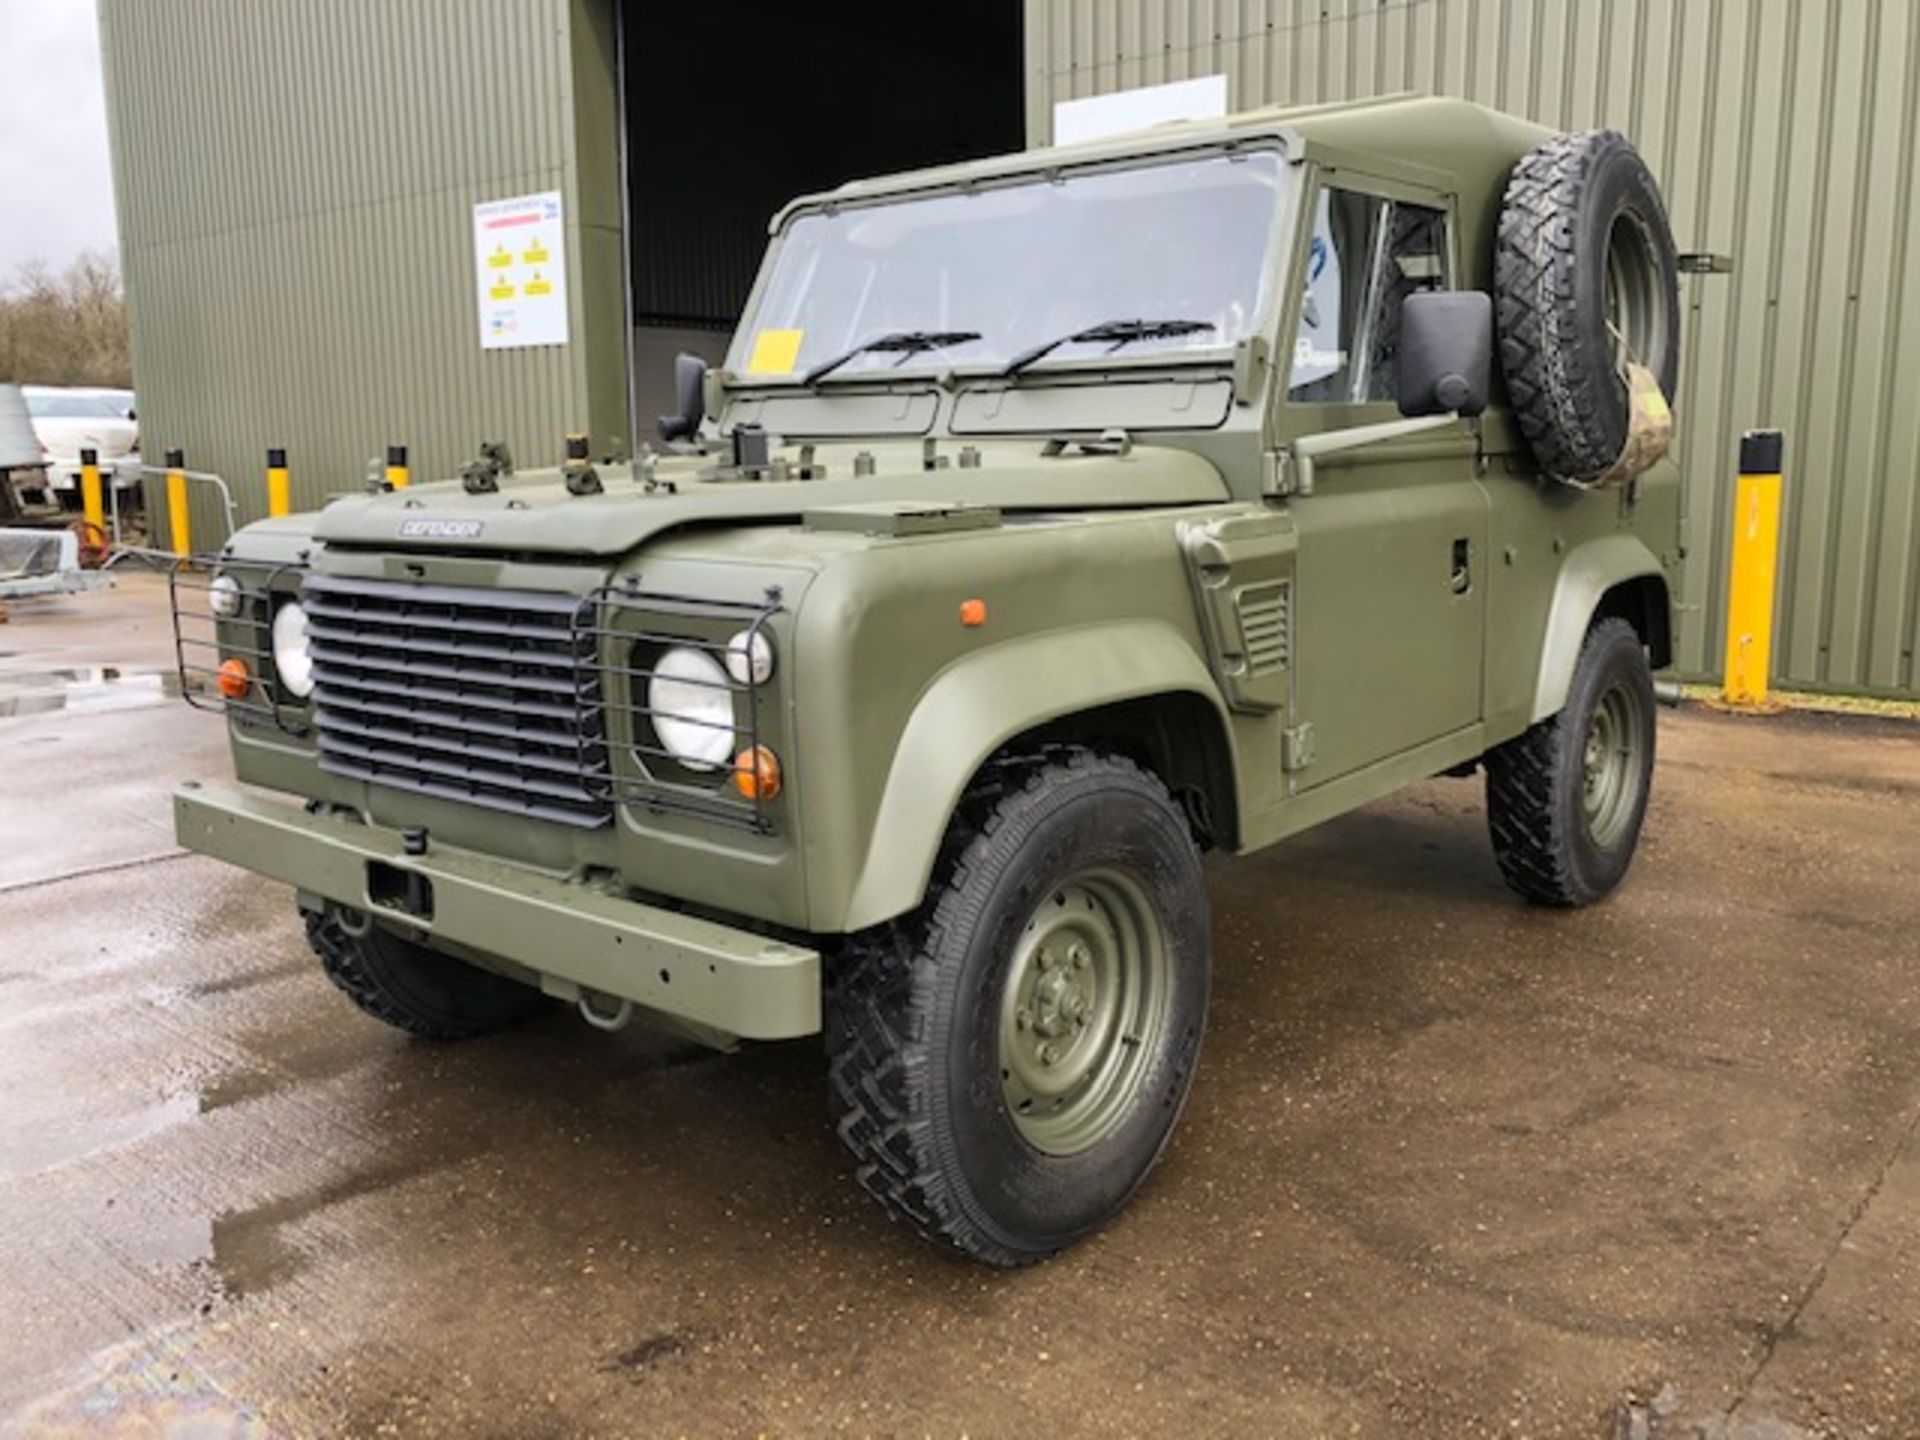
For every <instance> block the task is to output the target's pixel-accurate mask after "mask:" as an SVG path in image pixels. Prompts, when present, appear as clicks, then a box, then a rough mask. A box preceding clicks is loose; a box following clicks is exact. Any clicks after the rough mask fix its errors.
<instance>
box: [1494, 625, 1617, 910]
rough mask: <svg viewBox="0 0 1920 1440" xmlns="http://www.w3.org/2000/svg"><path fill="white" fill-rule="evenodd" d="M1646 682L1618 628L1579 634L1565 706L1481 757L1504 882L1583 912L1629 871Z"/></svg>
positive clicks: (1601, 627)
mask: <svg viewBox="0 0 1920 1440" xmlns="http://www.w3.org/2000/svg"><path fill="white" fill-rule="evenodd" d="M1653 753H1654V699H1653V676H1652V674H1651V673H1650V672H1649V670H1648V667H1647V652H1646V650H1645V648H1644V647H1643V646H1642V645H1641V643H1640V637H1639V635H1638V634H1637V633H1636V632H1635V631H1634V628H1633V627H1632V626H1631V625H1629V624H1628V623H1627V622H1626V621H1625V620H1620V619H1607V620H1602V621H1600V622H1599V623H1598V624H1596V625H1595V626H1594V627H1593V628H1592V629H1591V630H1589V631H1588V632H1587V638H1586V643H1585V644H1584V645H1582V646H1581V649H1580V659H1579V662H1578V664H1577V665H1576V666H1575V667H1574V672H1573V684H1572V685H1571V686H1570V687H1569V689H1568V693H1567V703H1566V706H1565V707H1564V708H1563V709H1562V710H1561V711H1560V713H1559V714H1557V715H1555V716H1552V717H1551V718H1549V719H1546V720H1542V721H1540V722H1539V723H1538V724H1536V725H1534V726H1533V727H1531V728H1530V729H1529V730H1527V732H1526V733H1525V734H1523V735H1520V736H1519V737H1517V738H1516V739H1513V740H1509V741H1508V742H1507V743H1506V744H1504V745H1500V746H1497V747H1495V748H1494V749H1492V750H1490V751H1488V752H1487V757H1486V759H1487V822H1488V827H1489V829H1490V830H1491V831H1492V832H1493V853H1494V856H1495V858H1496V859H1498V860H1499V862H1500V873H1501V874H1502V875H1503V876H1505V877H1506V881H1507V884H1508V885H1509V886H1511V887H1512V888H1513V889H1514V890H1515V891H1517V892H1518V893H1519V894H1521V895H1523V896H1525V897H1526V898H1527V899H1529V900H1532V901H1534V902H1535V903H1536V904H1541V905H1563V906H1571V905H1587V904H1591V903H1592V902H1593V901H1595V900H1598V899H1600V898H1602V897H1603V896H1605V895H1606V894H1607V893H1608V892H1609V891H1611V890H1612V889H1613V888H1614V886H1616V885H1618V884H1619V883H1620V881H1621V879H1622V878H1623V877H1624V876H1625V875H1626V873H1627V867H1628V866H1629V865H1630V864H1632V863H1633V852H1634V848H1635V846H1636V845H1637V844H1638V843H1639V840H1640V826H1641V822H1642V821H1643V820H1644V819H1645V818H1646V813H1647V795H1648V792H1649V790H1650V789H1651V787H1652V781H1653Z"/></svg>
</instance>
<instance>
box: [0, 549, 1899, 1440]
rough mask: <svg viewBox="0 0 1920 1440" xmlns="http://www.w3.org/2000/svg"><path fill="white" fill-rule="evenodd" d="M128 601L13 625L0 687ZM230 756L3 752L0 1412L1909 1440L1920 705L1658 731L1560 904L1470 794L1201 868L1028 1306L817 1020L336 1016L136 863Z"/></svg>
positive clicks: (296, 958) (196, 899) (276, 898)
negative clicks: (1622, 883)
mask: <svg viewBox="0 0 1920 1440" xmlns="http://www.w3.org/2000/svg"><path fill="white" fill-rule="evenodd" d="M154 601H155V591H154V587H153V586H152V585H151V583H150V582H147V581H144V580H138V579H133V580H129V581H128V582H127V583H125V584H123V585H122V586H120V587H119V588H117V589H116V590H114V591H113V592H111V593H110V594H108V595H104V596H103V595H94V596H86V597H81V598H79V599H76V600H73V601H70V602H64V604H63V605H62V606H61V607H60V608H59V609H58V610H57V611H49V612H47V614H46V616H44V617H43V616H40V615H38V614H36V613H34V612H33V611H31V610H30V609H29V608H28V607H24V606H22V607H16V609H15V613H14V616H13V621H12V623H11V624H10V625H9V626H8V627H6V628H5V629H0V651H11V652H12V653H11V654H9V655H5V656H0V686H4V684H5V683H6V679H7V676H9V675H14V676H17V675H18V674H19V673H21V671H22V669H23V667H28V666H32V667H38V668H40V669H42V670H44V669H48V668H62V667H65V668H78V667H84V666H87V665H96V666H97V665H109V664H110V665H115V666H121V667H126V668H128V669H132V670H138V669H141V668H143V667H152V666H154V665H156V664H161V663H164V650H165V646H164V643H162V642H163V639H164V615H162V614H157V612H156V608H155V604H154ZM103 606H104V607H105V608H103ZM219 731H220V726H219V722H218V721H217V720H213V719H211V718H209V717H204V716H200V715H197V714H194V713H193V712H190V711H187V710H185V709H184V707H182V706H180V705H179V704H178V703H177V702H170V703H166V704H158V703H156V704H154V705H152V706H147V707H143V708H140V709H134V710H124V711H117V712H106V713H98V714H87V713H77V712H76V713H67V714H64V715H45V714H43V715H37V716H32V717H29V718H16V719H12V720H0V767H4V774H5V775H6V776H7V777H8V787H9V788H8V790H7V792H6V794H5V798H4V801H0V865H4V866H6V867H7V868H5V869H4V870H0V1000H4V1002H5V1003H4V1004H3V1005H0V1094H4V1095H5V1096H6V1108H5V1111H4V1114H5V1119H4V1122H0V1295H4V1296H5V1300H4V1303H0V1333H4V1336H5V1342H6V1343H5V1344H3V1345H0V1416H6V1417H8V1418H7V1419H5V1420H0V1433H4V1434H14V1435H33V1436H42V1435H62V1434H80V1433H83V1432H84V1433H87V1434H94V1433H99V1432H100V1431H101V1430H103V1429H108V1428H110V1427H113V1426H116V1425H117V1426H120V1427H121V1428H123V1429H126V1430H129V1431H134V1432H136V1433H147V1431H146V1430H144V1429H142V1428H141V1427H154V1428H157V1427H159V1426H161V1425H163V1424H168V1423H175V1422H178V1423H180V1424H182V1425H183V1426H184V1424H185V1423H186V1422H187V1421H188V1420H191V1421H193V1422H194V1423H196V1424H199V1425H202V1426H204V1427H206V1429H207V1431H208V1432H210V1433H275V1434H287V1435H302V1434H355V1435H373V1434H389V1433H390V1434H405V1435H408V1436H418V1435H467V1434H474V1433H481V1434H497V1435H516V1436H525V1435H540V1434H567V1435H592V1434H607V1435H618V1434H632V1433H662V1434H668V1433H690V1434H715V1433H757V1432H769V1433H772V1432H779V1433H815V1432H823V1431H836V1430H838V1431H845V1432H849V1433H855V1434H885V1433H913V1434H921V1433H929V1434H954V1433H961V1432H966V1433H973V1434H993V1435H999V1434H1008V1433H1020V1432H1032V1431H1049V1432H1052V1433H1061V1434H1076V1433H1127V1434H1144V1433H1181V1434H1208V1435H1215V1434H1220V1435H1227V1434H1245V1435H1261V1436H1271V1435H1321V1434H1354V1435H1367V1436H1373V1435H1379V1436H1399V1435H1420V1436H1452V1435H1493V1434H1498V1435H1503V1436H1510V1435H1533V1436H1546V1435H1569V1436H1592V1437H1599V1436H1612V1435H1616V1434H1618V1435H1622V1436H1625V1435H1646V1436H1650V1437H1659V1436H1666V1437H1672V1436H1681V1435H1685V1436H1700V1435H1716V1436H1743V1437H1748V1440H1752V1437H1760V1436H1774V1437H1780V1436H1792V1435H1799V1434H1818V1435H1847V1436H1866V1435H1876V1434H1877V1435H1886V1436H1912V1435H1915V1434H1920V1286H1917V1285H1916V1283H1915V1280H1916V1274H1915V1265H1916V1256H1920V1155H1916V1144H1915V1140H1914V1136H1915V1130H1916V1125H1920V1064H1916V1061H1915V1056H1916V1055H1917V1054H1920V1044H1917V1043H1916V1042H1920V983H1916V982H1920V948H1917V947H1920V942H1916V939H1915V933H1916V924H1915V922H1916V919H1920V916H1917V915H1916V905H1915V899H1914V896H1915V888H1914V870H1915V865H1916V862H1917V861H1920V727H1916V726H1913V725H1911V724H1895V723H1889V722H1870V721H1866V722H1863V721H1840V720H1807V719H1786V720H1776V721H1752V720H1742V719H1735V718H1728V717H1717V716H1708V715H1705V714H1702V713H1698V712H1686V713H1682V714H1679V715H1674V716H1671V717H1667V718H1666V720H1665V724H1664V728H1663V732H1662V744H1663V754H1662V760H1661V764H1660V770H1659V775H1658V780H1657V793H1656V799H1655V804H1654V809H1653V813H1652V817H1651V820H1650V822H1649V830H1648V836H1647V841H1646V848H1645V850H1644V852H1643V854H1642V856H1641V858H1640V861H1639V863H1638V864H1637V865H1636V868H1635V872H1634V874H1633V875H1632V877H1631V878H1630V880H1629V882H1628V884H1627V886H1626V887H1625V889H1624V890H1622V891H1621V893H1620V894H1618V895H1617V896H1616V897H1615V898H1614V899H1613V900H1611V901H1610V902H1608V903H1607V904H1605V905H1602V906H1600V907H1597V908H1596V909H1593V910H1590V911H1586V912H1582V913H1578V914H1557V913H1546V912H1541V911H1536V910H1530V909H1527V908H1526V907H1524V906H1522V905H1520V904H1518V903H1516V902H1514V901H1513V900H1512V899H1511V898H1510V897H1509V896H1508V895H1507V893H1506V891H1505V890H1504V889H1503V888H1502V886H1501V884H1500V882H1499V879H1498V876H1497V875H1496V873H1495V871H1494V868H1493V864H1492V860H1491V858H1490V855H1489V852H1488V849H1487V845H1486V841H1485V836H1484V826H1483V819H1482V814H1481V804H1480V795H1479V787H1478V785H1477V783H1474V782H1467V781H1445V780H1443V781H1435V782H1433V783H1431V784H1428V785H1424V786H1421V787H1418V788H1417V789H1415V790H1412V791H1410V792H1408V793H1406V794H1405V795H1403V796H1401V797H1398V798H1396V799H1395V800H1393V801H1392V802H1390V803H1387V804H1384V805H1380V806H1377V807H1374V808H1372V809H1370V810H1368V811H1366V812H1364V813H1361V814H1358V815H1354V816H1351V817H1348V818H1347V819H1345V820H1342V821H1340V822H1338V823H1336V824H1334V825H1330V826H1327V827H1325V828H1324V829H1322V830H1320V831H1316V832H1314V833H1312V834H1310V835H1307V836H1304V837H1301V838H1300V839H1299V840H1298V841H1296V842H1294V843H1291V844H1289V845H1286V846H1283V847H1281V848H1280V849H1278V850H1275V851H1272V852H1268V853H1267V854H1265V855H1262V856H1259V857H1255V858H1252V859H1249V860H1243V861H1227V862H1220V863H1216V864H1214V865H1212V866H1211V873H1212V884H1213V900H1214V907H1215V917H1216V939H1217V945H1218V955H1217V967H1218V969H1217V983H1216V1000H1215V1006H1214V1011H1213V1014H1212V1017H1211V1031H1210V1036H1209V1040H1208V1044H1207V1050H1206V1054H1205V1057H1204V1060H1203V1063H1202V1066H1201V1071H1200V1077H1199V1081H1198V1083H1197V1086H1196V1091H1195V1095H1194V1098H1193V1102H1192V1104H1191V1105H1190V1107H1189V1109H1188V1111H1187V1116H1186V1119H1185V1121H1184V1122H1183V1127H1182V1131H1181V1133H1180V1135H1179V1136H1178V1138H1177V1139H1176V1142H1175V1144H1174V1146H1173V1147H1172V1150H1171V1152H1170V1154H1169V1156H1168V1158H1167V1160H1166V1162H1165V1163H1164V1164H1163V1166H1162V1167H1161V1169H1160V1170H1159V1171H1158V1172H1157V1173H1156V1175H1155V1176H1154V1178H1153V1179H1152V1180H1151V1181H1150V1182H1149V1184H1148V1185H1147V1187H1146V1189H1145V1190H1144V1191H1143V1193H1142V1194H1141V1196H1140V1197H1139V1199H1138V1201H1137V1202H1136V1203H1135V1205H1134V1206H1133V1207H1132V1209H1131V1210H1130V1211H1129V1212H1128V1213H1127V1214H1126V1215H1125V1216H1124V1217H1123V1218H1122V1219H1121V1220H1120V1221H1119V1223H1117V1224H1116V1225H1114V1226H1113V1227H1112V1228H1111V1229H1110V1230H1109V1231H1107V1232H1106V1233H1104V1234H1102V1235H1101V1236H1099V1237H1098V1238H1096V1239H1095V1240H1093V1241H1092V1242H1090V1243H1089V1244H1087V1245H1085V1246H1083V1247H1081V1248H1080V1249H1078V1250H1076V1251H1074V1252H1073V1253H1071V1254H1069V1255H1067V1256H1065V1257H1063V1258H1062V1259H1060V1260H1059V1261H1057V1262H1055V1263H1052V1264H1049V1265H1046V1266H1042V1267H1039V1268H1038V1269H1034V1270H1030V1271H1025V1272H1021V1273H1018V1274H1013V1275H1004V1274H997V1273H992V1272H988V1271H984V1270H980V1269H975V1268H970V1267H967V1266H964V1265H959V1264H955V1263H951V1262H948V1261H946V1260H944V1259H943V1258H941V1257H940V1256H938V1255H936V1254H934V1253H933V1252H932V1251H930V1250H929V1249H928V1248H926V1247H925V1246H923V1245H922V1244H920V1243H919V1242H917V1241H915V1240H913V1239H912V1238H910V1237H909V1236H907V1235H906V1234H904V1233H903V1232H901V1231H900V1230H898V1229H897V1228H895V1227H891V1226H889V1225H888V1224H887V1222H886V1221H885V1219H884V1218H883V1217H882V1216H881V1215H880V1214H879V1212H878V1211H877V1210H876V1209H875V1208H874V1207H873V1206H872V1205H871V1204H870V1202H868V1201H867V1200H866V1199H865V1198H864V1197H863V1196H862V1195H861V1194H860V1193H859V1191H858V1190H857V1189H856V1187H855V1186H854V1185H853V1182H852V1180H851V1179H850V1177H849V1176H848V1173H847V1171H846V1168H845V1167H844V1166H843V1165H842V1163H841V1160H840V1156H839V1154H838V1151H837V1149H836V1146H835V1143H834V1140H833V1137H832V1135H831V1133H830V1131H829V1128H828V1126H827V1124H826V1122H825V1117H824V1101H823V1094H824V1075H823V1060H822V1058H821V1056H820V1053H819V1050H818V1047H817V1045H813V1044H795V1045H787V1046H776V1047H763V1048H758V1049H750V1050H748V1051H746V1052H744V1053H742V1054H740V1055H738V1056H734V1057H717V1056H709V1055H706V1054H705V1053H704V1052H697V1051H690V1050H687V1049H684V1048H681V1047H678V1046H675V1045H672V1044H668V1043H663V1042H660V1041H657V1040H650V1039H647V1038H645V1037H641V1036H637V1035H634V1034H632V1033H629V1034H625V1035H621V1036H612V1037H609V1036H603V1035H600V1034H597V1033H595V1032H592V1031H589V1030H587V1029H586V1028H585V1027H584V1026H582V1025H581V1024H580V1023H579V1022H578V1021H577V1020H576V1019H573V1018H572V1017H570V1016H568V1015H566V1014H564V1013H555V1014H554V1015H552V1016H551V1017H549V1018H547V1019H543V1020H541V1021H539V1022H537V1023H535V1024H533V1025H530V1026H528V1027H527V1028H525V1029H523V1030H520V1031H517V1032H515V1033H513V1034H510V1035H507V1036H503V1037H501V1038H499V1039H496V1040H492V1041H487V1042H484V1043H480V1044H476V1045H470V1046H465V1047H452V1048H436V1047H431V1046H421V1045H414V1044H408V1043H406V1042H405V1041H403V1040H402V1039H401V1038H399V1037H398V1036H396V1035H393V1034H391V1033H389V1032H387V1031H385V1030H383V1029H382V1028H381V1027H380V1026H378V1025H376V1024H374V1023H373V1022H372V1021H369V1020H367V1019H365V1018H363V1017H362V1016H361V1015H359V1014H358V1013H357V1012H355V1011H353V1010H352V1009H351V1008H350V1007H348V1006H347V1004H346V1003H345V1002H344V1001H343V1000H342V999H340V998H339V997H338V996H336V995H335V994H334V993H333V992H332V991H331V990H330V989H329V987H328V986H327V985H326V983H325V981H324V980H323V979H322V978H321V977H320V975H319V973H318V970H317V967H316V966H315V965H314V963H313V962H312V960H311V958H310V957H309V955H308V954H307V952H306V950H305V947H304V945H303V943H302V940H301V937H300V934H299V931H298V929H297V927H296V925H295V923H294V917H293V911H292V906H291V902H290V899H289V897H288V896H286V895H285V894H283V893H280V892H279V891H277V890H276V889H274V888H273V887H270V886H262V885H260V884H258V883H257V882H255V881H254V880H252V879H251V878H250V877H248V876H246V875H243V874H239V873H236V872H233V871H230V870H225V869H222V868H221V867H218V866H215V865H213V864H210V863H208V862H205V861H202V860H200V859H197V858H193V857H186V858H164V857H165V856H166V855H168V854H169V847H168V843H167V841H166V838H165V835H164V832H163V827H162V825H161V824H160V819H159V817H161V816H162V815H163V814H164V792H165V790H166V789H167V788H168V787H169V786H170V785H171V783H172V781H173V780H174V779H175V778H176V777H179V776H183V775H187V774H192V773H203V774H217V773H220V772H221V771H222V770H223V769H224V766H225V761H224V755H223V744H224V742H223V740H222V739H221V737H220V733H219ZM22 856H27V857H28V858H25V859H23V858H21V857H22ZM109 867H112V868H109ZM248 1427H253V1428H252V1429H249V1428H248ZM196 1433H198V1432H196Z"/></svg>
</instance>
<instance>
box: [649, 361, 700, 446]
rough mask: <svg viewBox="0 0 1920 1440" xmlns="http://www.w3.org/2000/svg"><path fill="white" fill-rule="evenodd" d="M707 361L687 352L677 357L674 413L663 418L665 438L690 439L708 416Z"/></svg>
mask: <svg viewBox="0 0 1920 1440" xmlns="http://www.w3.org/2000/svg"><path fill="white" fill-rule="evenodd" d="M706 386H707V362H706V361H704V360H702V359H701V358H700V357H699V356H698V355H688V354H685V353H684V352H683V353H681V354H679V355H676V356H674V357H673V402H674V407H675V408H674V413H673V414H671V415H662V416H661V417H660V438H661V439H662V440H687V439H690V438H692V436H693V435H694V434H695V433H696V432H697V431H698V430H699V429H700V422H701V421H702V420H704V419H706V418H707V397H706Z"/></svg>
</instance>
